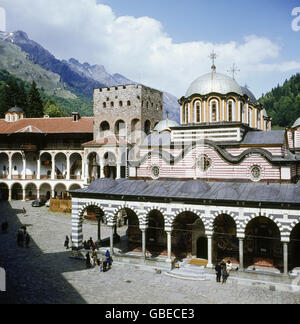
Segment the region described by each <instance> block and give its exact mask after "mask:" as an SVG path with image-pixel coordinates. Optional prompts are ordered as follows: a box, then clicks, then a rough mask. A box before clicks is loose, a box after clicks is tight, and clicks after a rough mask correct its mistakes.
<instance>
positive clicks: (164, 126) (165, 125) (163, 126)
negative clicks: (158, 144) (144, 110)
mask: <svg viewBox="0 0 300 324" xmlns="http://www.w3.org/2000/svg"><path fill="white" fill-rule="evenodd" d="M177 126H179V125H178V123H176V122H175V121H174V120H170V119H166V120H162V121H161V122H159V123H158V124H157V125H156V126H155V127H154V129H153V131H154V132H158V133H161V132H163V131H166V130H170V128H171V127H177Z"/></svg>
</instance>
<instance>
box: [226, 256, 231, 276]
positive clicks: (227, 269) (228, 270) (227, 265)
mask: <svg viewBox="0 0 300 324" xmlns="http://www.w3.org/2000/svg"><path fill="white" fill-rule="evenodd" d="M231 270H232V264H231V261H230V260H228V261H227V264H226V271H227V278H228V277H229V275H230V272H231Z"/></svg>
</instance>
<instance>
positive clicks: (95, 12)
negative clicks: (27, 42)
mask: <svg viewBox="0 0 300 324" xmlns="http://www.w3.org/2000/svg"><path fill="white" fill-rule="evenodd" d="M103 5H104V6H103ZM0 6H3V7H4V8H6V10H7V18H8V19H7V26H8V29H9V30H10V31H13V30H17V29H22V30H24V31H26V32H27V33H28V34H29V36H30V38H32V39H34V40H36V41H37V42H39V43H41V44H42V45H44V46H45V47H46V48H47V49H48V50H49V51H50V52H52V53H53V54H54V55H56V56H57V57H58V58H61V59H69V58H70V57H74V58H76V59H79V60H80V61H81V62H84V61H88V62H89V63H91V64H103V65H104V66H105V67H106V68H107V70H108V72H110V73H116V72H118V73H121V74H124V75H125V76H127V77H128V78H131V79H132V80H135V81H141V82H143V83H144V84H146V85H149V86H152V87H154V88H158V89H161V90H166V91H168V92H171V93H173V94H175V95H176V96H178V97H180V96H182V95H184V94H185V91H186V89H187V88H188V86H189V84H190V83H191V82H192V81H193V80H194V79H195V78H196V77H198V76H200V75H201V74H204V73H206V72H208V71H209V68H210V64H211V63H210V61H209V59H208V55H209V53H210V52H211V51H212V50H213V49H215V51H216V52H217V54H218V59H217V62H216V64H217V69H218V71H219V72H222V73H225V74H226V73H227V70H228V69H229V67H230V66H231V65H232V63H234V62H235V63H237V65H238V67H239V69H240V70H241V72H240V73H239V74H238V76H237V81H238V82H239V83H240V84H242V85H244V84H245V83H247V84H248V85H249V86H250V88H251V90H252V91H253V92H254V93H255V95H256V96H258V97H259V96H260V95H261V94H262V93H265V92H267V91H269V90H271V88H272V87H274V86H276V85H277V84H278V83H283V82H284V80H285V79H286V78H289V77H290V76H292V75H293V74H295V73H297V72H300V56H299V53H300V31H299V32H295V31H293V30H292V27H291V23H292V20H293V19H294V17H292V15H291V12H292V10H293V8H295V7H300V0H287V1H284V0H260V1H257V0H255V1H245V0H227V1H226V0H213V1H212V0H185V1H174V0H151V1H149V0H64V1H61V0H34V1H31V0H0ZM299 25H300V24H299Z"/></svg>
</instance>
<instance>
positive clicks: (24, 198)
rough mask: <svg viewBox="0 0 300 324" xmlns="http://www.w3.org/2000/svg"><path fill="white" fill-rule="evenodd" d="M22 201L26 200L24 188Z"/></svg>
mask: <svg viewBox="0 0 300 324" xmlns="http://www.w3.org/2000/svg"><path fill="white" fill-rule="evenodd" d="M22 200H23V201H26V189H23V199H22Z"/></svg>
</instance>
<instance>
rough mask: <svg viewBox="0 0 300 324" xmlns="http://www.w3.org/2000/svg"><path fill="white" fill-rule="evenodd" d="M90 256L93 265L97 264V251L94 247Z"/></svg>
mask: <svg viewBox="0 0 300 324" xmlns="http://www.w3.org/2000/svg"><path fill="white" fill-rule="evenodd" d="M92 258H93V263H94V265H95V266H97V264H98V256H97V252H96V250H95V249H93V252H92Z"/></svg>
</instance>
